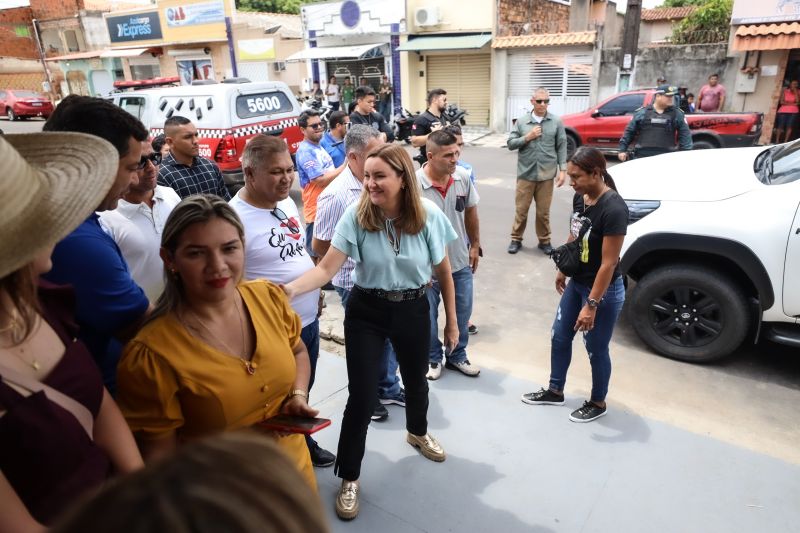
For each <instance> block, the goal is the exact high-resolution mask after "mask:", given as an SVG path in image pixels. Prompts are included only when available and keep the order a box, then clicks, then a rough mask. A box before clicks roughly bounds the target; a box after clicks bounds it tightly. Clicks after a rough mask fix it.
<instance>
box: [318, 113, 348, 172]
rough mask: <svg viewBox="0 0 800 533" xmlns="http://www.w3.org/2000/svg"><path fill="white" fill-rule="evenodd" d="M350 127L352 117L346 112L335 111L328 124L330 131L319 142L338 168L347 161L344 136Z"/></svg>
mask: <svg viewBox="0 0 800 533" xmlns="http://www.w3.org/2000/svg"><path fill="white" fill-rule="evenodd" d="M349 127H350V117H349V116H348V115H347V114H346V113H345V112H344V111H334V112H333V113H331V116H330V121H329V122H328V131H326V132H325V134H324V135H323V136H322V140H321V141H320V142H319V144H320V146H322V147H323V148H325V151H326V152H328V155H330V156H331V159H333V164H334V166H336V167H340V166H342V163H344V160H345V151H344V135H345V134H346V133H347V128H349Z"/></svg>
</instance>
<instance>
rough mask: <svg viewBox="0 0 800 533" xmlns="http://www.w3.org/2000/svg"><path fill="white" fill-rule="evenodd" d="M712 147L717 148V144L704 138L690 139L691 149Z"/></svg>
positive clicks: (708, 148)
mask: <svg viewBox="0 0 800 533" xmlns="http://www.w3.org/2000/svg"><path fill="white" fill-rule="evenodd" d="M712 148H719V146H717V145H716V144H715V143H713V142H712V141H708V140H706V139H698V140H696V141H692V150H710V149H712Z"/></svg>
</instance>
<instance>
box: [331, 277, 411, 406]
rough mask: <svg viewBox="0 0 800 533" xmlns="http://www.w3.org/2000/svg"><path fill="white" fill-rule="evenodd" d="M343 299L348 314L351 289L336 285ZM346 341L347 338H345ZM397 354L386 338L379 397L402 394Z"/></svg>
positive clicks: (394, 396) (391, 396)
mask: <svg viewBox="0 0 800 533" xmlns="http://www.w3.org/2000/svg"><path fill="white" fill-rule="evenodd" d="M335 288H336V292H337V293H338V294H339V297H340V298H341V299H342V306H343V307H344V312H345V315H347V302H348V301H349V300H350V291H348V290H347V289H343V288H342V287H335ZM345 342H347V340H346V339H345ZM397 367H398V364H397V354H395V353H394V350H393V349H392V343H391V342H390V341H389V339H386V343H385V344H384V345H383V357H381V366H380V378H379V380H378V397H379V398H383V399H388V398H397V397H398V396H400V378H399V377H397Z"/></svg>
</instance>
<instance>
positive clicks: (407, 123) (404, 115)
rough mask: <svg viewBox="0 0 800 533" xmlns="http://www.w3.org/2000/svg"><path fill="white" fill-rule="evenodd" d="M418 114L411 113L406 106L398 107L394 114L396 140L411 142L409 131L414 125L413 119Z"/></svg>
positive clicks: (410, 131)
mask: <svg viewBox="0 0 800 533" xmlns="http://www.w3.org/2000/svg"><path fill="white" fill-rule="evenodd" d="M418 116H419V113H416V114H413V115H412V114H411V112H410V111H409V110H408V109H406V108H400V111H398V112H397V113H396V114H395V115H394V138H395V140H398V141H405V143H406V144H411V133H412V131H413V127H414V120H415V119H416V118H417V117H418Z"/></svg>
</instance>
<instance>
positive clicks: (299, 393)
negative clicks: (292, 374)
mask: <svg viewBox="0 0 800 533" xmlns="http://www.w3.org/2000/svg"><path fill="white" fill-rule="evenodd" d="M292 396H302V397H303V398H305V400H306V401H308V393H307V392H306V391H304V390H303V389H294V390H293V391H292V392H291V393H290V394H289V398H291V397H292Z"/></svg>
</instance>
